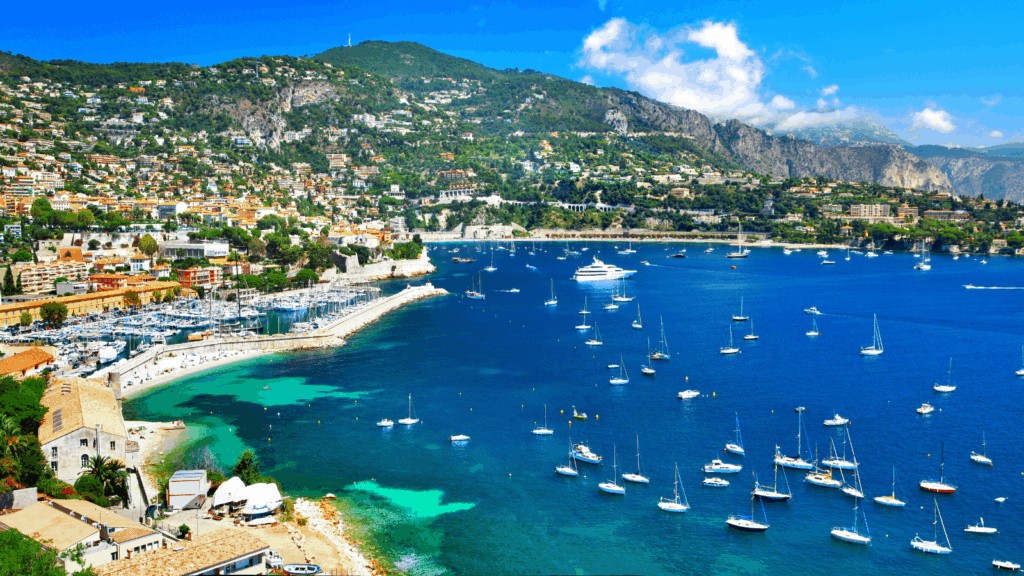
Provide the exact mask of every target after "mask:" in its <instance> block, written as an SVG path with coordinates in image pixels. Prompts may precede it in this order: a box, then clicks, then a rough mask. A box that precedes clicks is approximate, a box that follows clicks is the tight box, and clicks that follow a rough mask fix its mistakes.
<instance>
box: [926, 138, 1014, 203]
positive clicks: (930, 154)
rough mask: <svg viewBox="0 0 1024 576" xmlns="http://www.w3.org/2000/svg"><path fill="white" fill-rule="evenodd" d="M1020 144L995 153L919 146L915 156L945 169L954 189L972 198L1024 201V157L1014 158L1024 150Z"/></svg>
mask: <svg viewBox="0 0 1024 576" xmlns="http://www.w3.org/2000/svg"><path fill="white" fill-rule="evenodd" d="M1020 146H1021V145H1020V144H1017V145H1006V146H1005V147H1003V148H1002V149H1001V150H997V151H995V152H994V153H993V152H992V151H991V150H989V149H986V150H985V151H979V150H973V149H966V148H946V147H945V146H917V147H915V148H912V149H911V150H912V151H913V153H914V154H916V155H917V156H919V157H921V158H923V159H925V160H926V161H927V162H928V163H930V164H932V165H933V166H935V167H937V168H939V169H940V170H942V172H943V173H944V174H945V175H946V177H948V178H949V180H950V182H951V183H952V185H953V189H954V190H956V191H957V192H958V193H960V194H965V195H968V196H981V195H983V194H984V196H985V197H986V198H989V199H999V198H1005V199H1007V200H1013V201H1015V202H1021V201H1024V156H1017V155H1013V154H1011V153H1010V152H1011V151H1013V150H1018V151H1021V148H1020Z"/></svg>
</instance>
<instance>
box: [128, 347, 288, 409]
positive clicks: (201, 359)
mask: <svg viewBox="0 0 1024 576" xmlns="http://www.w3.org/2000/svg"><path fill="white" fill-rule="evenodd" d="M273 353H274V352H269V353H268V352H264V351H262V350H247V351H237V350H224V351H217V352H207V353H197V352H190V353H182V354H178V355H171V354H167V355H165V356H162V357H160V358H159V359H157V360H156V361H155V362H151V363H149V364H147V365H146V366H145V367H143V368H141V369H140V370H139V371H138V372H137V373H136V374H135V375H134V376H135V377H134V378H129V379H127V380H125V381H124V382H123V383H122V385H121V394H122V398H126V399H127V398H131V397H133V396H138V395H139V394H142V393H143V392H145V391H146V390H149V389H151V388H156V387H157V386H161V385H163V384H167V383H169V382H173V381H174V380H178V379H179V378H184V377H186V376H192V375H193V374H197V373H199V372H202V371H204V370H212V369H213V368H219V367H221V366H226V365H228V364H232V363H234V362H241V361H242V360H248V359H250V358H256V357H257V356H263V355H265V354H273Z"/></svg>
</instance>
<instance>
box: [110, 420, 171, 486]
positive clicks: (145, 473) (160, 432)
mask: <svg viewBox="0 0 1024 576" xmlns="http://www.w3.org/2000/svg"><path fill="white" fill-rule="evenodd" d="M124 426H125V428H127V429H128V439H129V440H134V441H136V442H138V443H139V471H140V472H141V473H142V484H143V485H144V486H145V487H146V494H148V495H149V498H150V500H155V499H156V494H157V485H156V481H155V480H154V479H153V476H152V475H151V474H150V473H149V466H150V465H151V464H155V463H156V462H157V461H158V460H160V458H162V457H163V455H164V454H166V453H168V452H170V451H171V450H173V449H174V447H175V446H177V445H178V442H180V441H181V438H182V437H183V436H184V435H185V427H184V426H178V425H176V424H175V423H174V422H144V421H142V420H125V423H124Z"/></svg>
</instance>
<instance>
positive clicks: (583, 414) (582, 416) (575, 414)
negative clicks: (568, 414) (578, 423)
mask: <svg viewBox="0 0 1024 576" xmlns="http://www.w3.org/2000/svg"><path fill="white" fill-rule="evenodd" d="M572 417H573V418H575V419H577V420H586V419H587V413H586V412H577V411H576V407H575V406H573V407H572Z"/></svg>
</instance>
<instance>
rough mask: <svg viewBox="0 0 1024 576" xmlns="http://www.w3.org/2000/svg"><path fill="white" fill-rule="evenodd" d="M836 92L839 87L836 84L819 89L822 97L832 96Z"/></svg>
mask: <svg viewBox="0 0 1024 576" xmlns="http://www.w3.org/2000/svg"><path fill="white" fill-rule="evenodd" d="M836 92H839V85H838V84H830V85H828V86H825V87H824V88H822V89H821V95H822V96H832V95H833V94H835V93H836Z"/></svg>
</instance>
